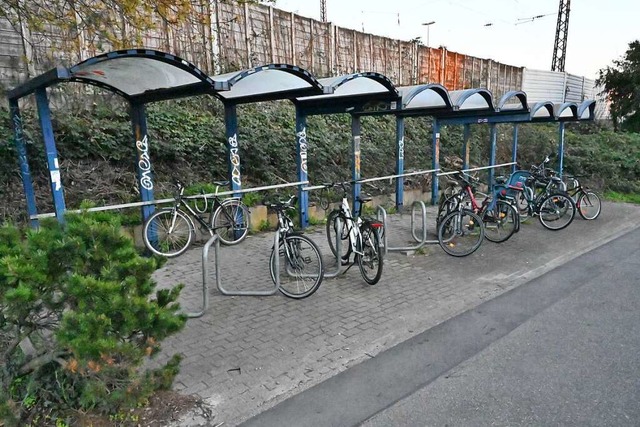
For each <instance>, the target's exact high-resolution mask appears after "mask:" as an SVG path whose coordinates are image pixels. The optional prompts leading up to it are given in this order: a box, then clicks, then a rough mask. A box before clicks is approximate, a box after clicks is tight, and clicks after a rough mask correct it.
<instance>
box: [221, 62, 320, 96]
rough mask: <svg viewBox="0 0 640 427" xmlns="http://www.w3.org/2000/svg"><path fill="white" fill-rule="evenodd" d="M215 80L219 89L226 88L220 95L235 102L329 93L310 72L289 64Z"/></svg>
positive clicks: (233, 74)
mask: <svg viewBox="0 0 640 427" xmlns="http://www.w3.org/2000/svg"><path fill="white" fill-rule="evenodd" d="M212 79H213V81H214V84H215V87H216V89H222V90H226V91H225V92H220V93H218V94H217V95H218V96H219V97H220V98H222V99H224V100H229V101H235V102H251V101H264V100H270V99H289V98H295V97H298V96H303V95H318V94H322V93H325V92H329V90H327V91H325V88H324V86H323V85H322V84H320V82H318V80H316V78H315V77H313V76H312V75H311V74H310V73H309V72H308V71H306V70H303V69H302V68H299V67H295V66H292V65H287V64H271V65H265V66H262V67H256V68H252V69H249V70H243V71H236V72H232V73H226V74H221V75H218V76H213V77H212Z"/></svg>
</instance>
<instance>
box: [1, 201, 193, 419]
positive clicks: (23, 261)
mask: <svg viewBox="0 0 640 427" xmlns="http://www.w3.org/2000/svg"><path fill="white" fill-rule="evenodd" d="M115 218H116V217H115V216H113V215H109V214H105V213H97V214H82V215H69V216H67V221H66V226H64V227H63V226H60V225H59V224H58V223H56V222H52V221H48V222H44V221H43V224H42V226H41V227H40V229H38V230H33V229H30V230H27V231H25V232H21V231H20V230H19V229H17V228H16V227H14V226H11V225H6V226H3V227H2V228H0V307H2V309H1V311H0V340H1V342H0V344H2V345H1V346H0V348H2V353H3V354H2V356H3V357H2V365H0V413H1V415H2V417H3V418H4V419H5V424H6V425H11V424H20V425H23V424H26V423H30V422H32V423H34V424H37V419H38V417H42V416H43V414H46V416H47V417H50V418H49V419H51V417H53V418H56V417H57V418H60V419H62V417H63V416H64V414H65V413H67V411H71V410H82V411H87V410H91V411H95V412H99V413H115V412H118V411H119V410H121V409H124V408H129V407H132V406H134V405H136V404H137V403H138V402H140V401H141V400H142V399H145V398H147V397H148V396H149V395H150V394H151V393H153V392H154V391H155V390H157V389H161V388H168V387H170V385H171V383H172V381H173V378H174V376H175V375H176V373H177V372H178V364H179V362H180V357H179V356H174V357H173V358H172V359H171V360H170V361H169V362H168V363H166V364H165V365H164V366H162V367H160V368H158V369H155V370H147V371H143V370H140V369H139V368H140V367H141V366H142V364H143V362H144V361H145V360H147V359H148V358H149V357H152V356H154V355H155V354H157V353H158V351H159V349H160V343H161V342H162V340H163V339H164V338H166V337H167V336H169V335H171V334H174V333H175V332H177V331H179V330H180V329H181V328H182V327H183V326H184V323H185V317H184V316H183V315H181V314H179V313H178V310H179V306H178V304H177V303H176V300H177V298H178V296H179V293H180V290H181V289H182V286H181V285H180V286H177V287H174V288H173V289H171V290H159V291H157V292H155V295H153V292H154V288H155V283H154V282H153V281H152V280H151V278H150V277H151V274H152V273H153V271H154V270H156V268H157V267H158V262H157V261H156V260H155V259H147V258H142V257H141V256H140V255H139V254H138V253H137V252H136V249H135V248H134V246H133V242H132V241H131V240H130V238H128V237H126V236H125V235H124V234H123V233H122V231H121V228H120V224H119V222H118V221H117V219H115ZM40 419H42V418H40Z"/></svg>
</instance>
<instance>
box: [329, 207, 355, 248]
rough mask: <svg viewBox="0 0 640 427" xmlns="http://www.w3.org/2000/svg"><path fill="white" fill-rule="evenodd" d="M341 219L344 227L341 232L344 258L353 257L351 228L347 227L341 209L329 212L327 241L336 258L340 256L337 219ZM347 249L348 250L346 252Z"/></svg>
mask: <svg viewBox="0 0 640 427" xmlns="http://www.w3.org/2000/svg"><path fill="white" fill-rule="evenodd" d="M338 216H339V217H340V222H341V223H342V227H341V230H340V239H341V240H342V243H341V244H342V256H343V257H348V256H349V255H351V244H350V243H349V227H348V226H347V221H346V217H345V216H344V214H343V213H342V211H341V210H340V209H334V210H332V211H331V212H329V215H328V216H327V225H326V229H327V241H328V242H329V249H331V253H332V254H333V256H334V257H336V256H338V253H337V249H336V235H337V234H338V230H337V226H336V218H338ZM345 247H346V248H347V249H346V251H345Z"/></svg>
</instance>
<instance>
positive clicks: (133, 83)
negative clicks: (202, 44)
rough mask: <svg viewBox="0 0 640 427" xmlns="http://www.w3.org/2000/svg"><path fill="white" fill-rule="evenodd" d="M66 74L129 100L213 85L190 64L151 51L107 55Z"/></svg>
mask: <svg viewBox="0 0 640 427" xmlns="http://www.w3.org/2000/svg"><path fill="white" fill-rule="evenodd" d="M69 72H70V79H71V80H75V81H81V82H84V83H90V84H95V85H98V86H103V87H106V88H107V89H115V90H116V91H118V92H121V93H122V94H125V95H126V96H129V97H135V96H138V95H142V94H144V93H148V92H158V91H162V90H175V89H177V88H180V87H186V86H191V85H194V84H198V83H204V84H205V87H206V88H207V89H213V86H212V85H213V81H212V80H211V79H210V78H209V77H208V76H207V75H206V74H204V73H203V72H202V71H201V70H200V69H198V68H197V67H195V66H194V65H193V64H191V63H189V62H187V61H185V60H183V59H181V58H178V57H176V56H173V55H169V54H166V53H163V52H158V51H153V50H142V49H135V50H121V51H116V52H110V53H107V54H104V55H99V56H96V57H94V58H91V59H88V60H86V61H83V62H81V63H79V64H77V65H75V66H73V67H71V68H70V69H69ZM205 92H206V89H205Z"/></svg>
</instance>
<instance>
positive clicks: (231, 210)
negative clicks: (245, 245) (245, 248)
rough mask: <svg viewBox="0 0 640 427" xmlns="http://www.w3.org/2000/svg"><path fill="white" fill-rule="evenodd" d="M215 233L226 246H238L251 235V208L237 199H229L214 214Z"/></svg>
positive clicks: (212, 222) (213, 225)
mask: <svg viewBox="0 0 640 427" xmlns="http://www.w3.org/2000/svg"><path fill="white" fill-rule="evenodd" d="M211 224H212V227H213V231H214V232H215V233H216V234H217V235H218V237H219V238H220V243H222V244H223V245H226V246H232V245H237V244H238V243H240V242H242V241H243V240H244V239H245V238H246V237H247V235H248V234H249V224H250V218H249V208H247V206H246V205H245V204H244V203H242V201H240V200H237V199H228V200H225V201H224V202H222V205H221V206H219V207H218V209H216V211H215V212H214V213H213V220H212V221H211Z"/></svg>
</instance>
